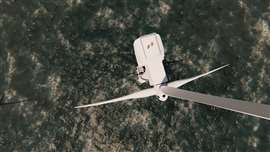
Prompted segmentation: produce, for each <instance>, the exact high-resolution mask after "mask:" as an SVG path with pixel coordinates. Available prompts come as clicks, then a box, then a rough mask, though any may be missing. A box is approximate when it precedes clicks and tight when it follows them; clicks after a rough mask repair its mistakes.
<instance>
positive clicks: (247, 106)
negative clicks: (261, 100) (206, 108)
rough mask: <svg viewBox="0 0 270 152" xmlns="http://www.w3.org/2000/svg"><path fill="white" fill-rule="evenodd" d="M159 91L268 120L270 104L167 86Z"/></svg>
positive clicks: (269, 117)
mask: <svg viewBox="0 0 270 152" xmlns="http://www.w3.org/2000/svg"><path fill="white" fill-rule="evenodd" d="M161 91H162V92H163V93H165V94H167V95H168V96H171V97H175V98H179V99H183V100H190V101H193V102H197V103H201V104H205V105H210V106H214V107H218V108H222V109H226V110H230V111H234V112H239V113H243V114H247V115H251V116H255V117H259V118H263V119H267V120H270V105H266V104H258V103H253V102H247V101H241V100H236V99H229V98H223V97H217V96H212V95H206V94H201V93H196V92H192V91H186V90H182V89H176V88H172V87H167V86H164V87H161Z"/></svg>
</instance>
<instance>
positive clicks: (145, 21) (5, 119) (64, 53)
mask: <svg viewBox="0 0 270 152" xmlns="http://www.w3.org/2000/svg"><path fill="white" fill-rule="evenodd" d="M269 23H270V1H268V0H212V1H209V0H163V1H148V0H147V1H143V0H136V1H127V0H125V1H124V0H123V1H116V0H115V1H105V0H101V1H94V0H92V1H91V0H66V1H60V0H0V95H1V94H4V99H3V101H2V102H4V103H10V102H18V101H22V102H21V103H19V104H13V105H5V106H1V107H0V151H1V152H2V151H3V152H4V151H5V152H6V151H38V152H41V151H42V152H43V151H44V152H45V151H72V152H73V151H137V152H140V151H162V152H164V151H205V152H209V151H218V152H220V151H228V152H231V151H241V152H253V151H261V152H265V151H270V128H269V127H270V122H269V121H266V120H262V119H258V118H254V117H251V116H246V115H242V114H237V113H233V112H229V111H226V110H220V109H215V108H211V107H207V106H203V105H198V104H189V103H188V102H185V101H181V100H178V99H177V100H175V99H169V100H168V102H160V101H158V100H157V99H156V98H154V97H151V98H147V99H141V100H138V101H133V102H131V101H129V102H121V103H116V104H111V105H106V106H100V107H96V108H88V109H82V110H76V109H74V108H73V107H74V106H77V105H81V104H86V103H91V102H98V101H102V100H105V99H111V98H113V97H118V96H122V95H125V94H127V93H131V92H133V91H136V90H139V89H142V88H146V87H148V86H147V85H142V86H140V85H139V84H138V83H137V81H136V75H135V69H136V60H135V56H134V52H133V41H134V40H135V39H136V38H137V37H139V36H140V35H143V34H148V33H152V32H156V33H159V34H160V35H161V38H162V40H163V43H164V47H165V48H166V50H167V52H166V60H167V61H173V60H178V61H179V62H178V63H174V64H170V65H167V66H166V71H167V74H168V77H169V79H170V80H177V79H180V78H186V77H190V76H193V75H197V74H200V73H202V72H206V71H208V70H211V69H213V68H216V67H218V66H220V65H223V64H230V65H231V66H230V67H229V68H227V69H225V70H223V71H221V72H218V73H215V74H213V75H212V76H210V77H207V78H202V79H200V80H198V81H195V82H192V83H190V84H189V85H187V86H185V87H184V88H185V89H188V90H193V91H198V92H202V93H209V94H213V95H219V96H226V97H232V98H237V99H243V100H249V101H252V102H260V103H265V104H270V87H269V86H270V27H269ZM133 73H134V74H133Z"/></svg>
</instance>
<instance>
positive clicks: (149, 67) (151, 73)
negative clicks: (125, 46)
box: [133, 33, 168, 86]
mask: <svg viewBox="0 0 270 152" xmlns="http://www.w3.org/2000/svg"><path fill="white" fill-rule="evenodd" d="M133 46H134V50H135V55H136V59H137V63H138V67H137V73H138V76H139V82H141V83H143V82H146V81H149V83H150V85H152V86H154V85H158V84H162V83H165V82H167V81H168V80H167V76H166V72H165V70H164V66H163V62H162V61H163V60H164V47H163V44H162V41H161V38H160V36H159V35H158V34H156V33H152V34H148V35H144V36H141V37H139V38H138V39H136V40H135V41H134V43H133Z"/></svg>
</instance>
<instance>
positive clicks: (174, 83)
mask: <svg viewBox="0 0 270 152" xmlns="http://www.w3.org/2000/svg"><path fill="white" fill-rule="evenodd" d="M227 66H229V64H227V65H224V66H222V67H219V68H216V69H214V70H212V71H209V72H207V73H203V74H201V75H198V76H194V77H191V78H187V79H183V80H177V81H173V82H170V83H168V86H170V87H173V88H178V87H180V86H182V85H184V84H187V83H189V82H191V81H193V80H196V79H199V78H201V77H203V76H206V75H208V74H211V73H213V72H216V71H218V70H220V69H223V68H225V67H227Z"/></svg>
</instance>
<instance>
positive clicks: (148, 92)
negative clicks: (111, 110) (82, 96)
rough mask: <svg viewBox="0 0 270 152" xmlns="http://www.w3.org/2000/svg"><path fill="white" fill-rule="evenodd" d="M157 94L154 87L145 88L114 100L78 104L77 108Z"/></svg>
mask: <svg viewBox="0 0 270 152" xmlns="http://www.w3.org/2000/svg"><path fill="white" fill-rule="evenodd" d="M155 94H156V90H155V89H154V88H150V89H145V90H141V91H138V92H135V93H132V94H130V95H126V96H123V97H119V98H115V99H112V100H107V101H103V102H98V103H92V104H87V105H82V106H77V107H75V108H85V107H93V106H99V105H103V104H108V103H114V102H119V101H123V100H129V99H138V98H145V97H150V96H153V95H155Z"/></svg>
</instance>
